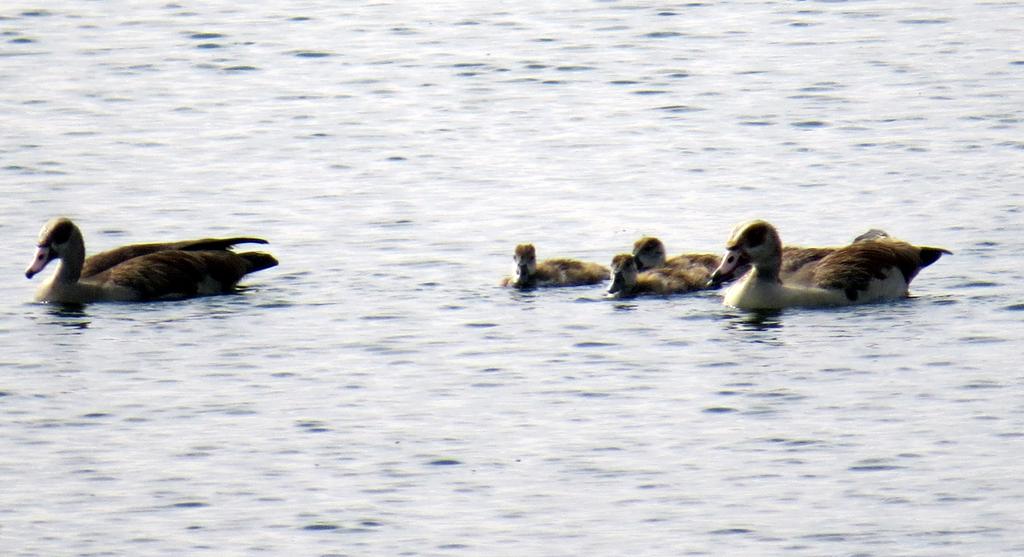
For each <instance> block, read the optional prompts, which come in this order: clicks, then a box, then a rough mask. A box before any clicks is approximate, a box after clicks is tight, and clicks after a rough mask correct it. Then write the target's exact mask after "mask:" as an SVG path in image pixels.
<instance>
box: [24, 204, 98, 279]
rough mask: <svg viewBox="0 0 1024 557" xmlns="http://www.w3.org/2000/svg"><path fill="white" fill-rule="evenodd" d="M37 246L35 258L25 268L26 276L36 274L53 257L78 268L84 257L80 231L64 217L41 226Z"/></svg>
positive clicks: (29, 276)
mask: <svg viewBox="0 0 1024 557" xmlns="http://www.w3.org/2000/svg"><path fill="white" fill-rule="evenodd" d="M37 246H38V248H37V249H36V255H35V258H34V259H32V263H31V264H30V265H29V266H28V269H26V270H25V277H26V278H32V277H34V276H35V275H37V274H38V273H39V272H40V271H42V270H43V269H44V268H46V265H48V264H49V263H50V261H53V260H54V259H60V260H62V261H64V262H71V263H72V266H73V265H74V264H75V263H77V264H78V266H79V268H81V264H82V262H83V261H84V259H85V247H84V246H85V244H84V242H83V240H82V232H81V231H80V230H79V229H78V227H77V226H75V223H73V222H71V219H68V218H65V217H59V218H55V219H53V220H51V221H50V222H48V223H46V225H45V226H43V229H42V230H41V231H40V232H39V242H38V243H37ZM76 278H77V277H76Z"/></svg>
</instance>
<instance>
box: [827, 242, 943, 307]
mask: <svg viewBox="0 0 1024 557" xmlns="http://www.w3.org/2000/svg"><path fill="white" fill-rule="evenodd" d="M923 266H924V265H923V262H922V260H921V248H918V247H916V246H913V245H911V244H908V243H907V242H903V241H899V240H888V239H882V240H868V241H861V242H857V243H855V244H850V245H849V246H846V247H843V248H839V249H837V250H835V252H834V253H832V254H830V255H828V256H826V257H825V258H824V259H822V260H821V262H820V263H819V264H818V265H817V267H816V268H815V270H814V283H815V285H816V286H819V287H822V288H836V289H839V290H843V291H844V292H846V296H847V297H848V298H850V299H851V300H856V299H857V293H858V292H860V291H864V290H867V288H868V285H869V284H870V283H871V281H872V280H873V279H879V280H881V279H884V278H886V277H887V276H889V273H891V272H892V270H893V269H896V270H898V271H899V272H900V273H901V274H902V275H903V279H904V281H906V283H907V284H908V285H909V284H910V281H911V280H913V279H914V277H915V276H916V275H917V272H918V271H920V270H921V268H922V267H923Z"/></svg>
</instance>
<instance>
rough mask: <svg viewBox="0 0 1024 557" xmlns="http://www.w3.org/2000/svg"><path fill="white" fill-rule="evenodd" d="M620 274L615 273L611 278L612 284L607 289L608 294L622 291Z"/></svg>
mask: <svg viewBox="0 0 1024 557" xmlns="http://www.w3.org/2000/svg"><path fill="white" fill-rule="evenodd" d="M622 282H623V281H622V273H621V272H616V273H615V275H614V276H613V277H612V284H611V286H609V287H608V293H609V294H617V293H618V292H620V291H621V290H622Z"/></svg>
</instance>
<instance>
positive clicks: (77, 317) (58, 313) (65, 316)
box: [46, 304, 92, 329]
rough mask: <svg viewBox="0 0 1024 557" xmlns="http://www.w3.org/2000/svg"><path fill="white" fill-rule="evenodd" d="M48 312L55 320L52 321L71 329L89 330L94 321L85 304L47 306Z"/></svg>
mask: <svg viewBox="0 0 1024 557" xmlns="http://www.w3.org/2000/svg"><path fill="white" fill-rule="evenodd" d="M46 310H47V312H48V313H49V314H50V315H51V316H53V317H54V318H55V319H54V320H53V321H50V323H52V324H54V325H60V326H62V327H67V328H69V329H88V328H89V324H90V323H92V321H91V320H90V318H89V314H88V313H86V311H85V305H84V304H46Z"/></svg>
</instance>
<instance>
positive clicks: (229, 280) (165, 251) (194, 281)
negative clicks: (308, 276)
mask: <svg viewBox="0 0 1024 557" xmlns="http://www.w3.org/2000/svg"><path fill="white" fill-rule="evenodd" d="M241 243H257V244H265V243H267V242H266V240H262V239H259V238H245V237H239V238H208V239H202V240H188V241H184V242H170V243H157V244H135V245H129V246H124V247H120V248H116V249H112V250H109V251H104V252H101V253H98V254H96V255H94V256H92V257H89V258H86V256H85V241H84V239H83V238H82V232H81V230H79V228H78V227H77V226H76V225H75V223H73V222H72V221H71V220H70V219H67V218H63V217H61V218H56V219H53V220H51V221H50V222H48V223H47V224H46V226H44V227H43V229H42V231H41V232H40V233H39V243H38V250H37V251H36V256H35V259H34V260H33V261H32V264H31V265H30V266H29V268H28V269H27V270H26V271H25V276H26V277H28V278H32V277H33V276H35V275H36V274H37V273H39V272H40V271H42V270H43V269H44V268H45V267H46V266H47V264H49V263H50V261H53V260H54V259H59V260H60V261H59V263H58V265H57V270H56V271H55V272H54V274H53V276H52V277H51V278H50V279H49V280H47V281H46V282H45V283H44V284H43V285H42V286H41V287H40V288H39V290H38V291H37V293H36V300H37V301H42V302H63V303H87V302H98V301H145V300H159V299H180V298H189V297H192V296H199V295H207V294H220V293H225V292H230V291H232V290H233V289H234V287H235V285H236V284H237V283H238V281H239V280H240V279H241V278H242V277H243V276H244V275H246V274H248V273H252V272H255V271H259V270H262V269H267V268H269V267H273V266H275V265H277V260H276V259H274V257H273V256H271V255H269V254H266V253H261V252H246V253H235V252H232V251H229V249H230V248H231V247H232V246H234V245H235V244H241Z"/></svg>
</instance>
